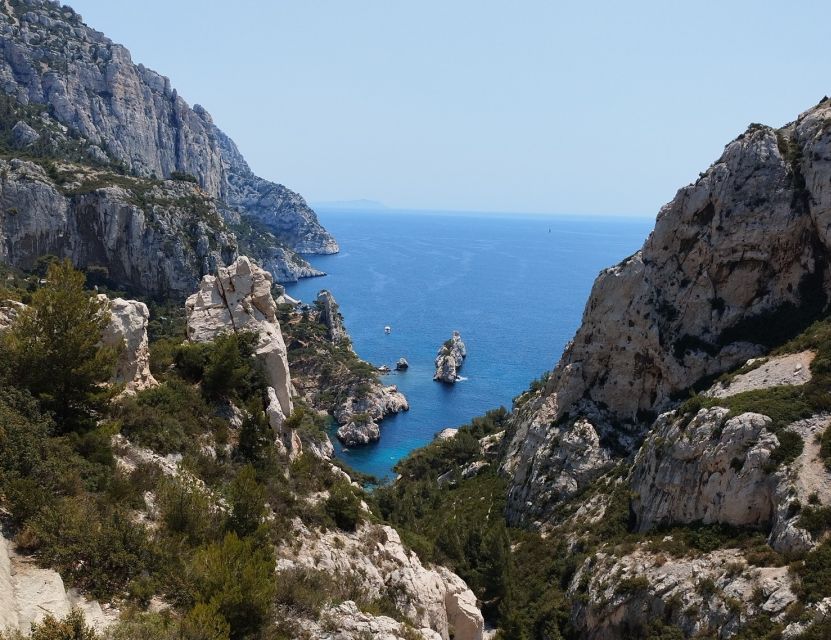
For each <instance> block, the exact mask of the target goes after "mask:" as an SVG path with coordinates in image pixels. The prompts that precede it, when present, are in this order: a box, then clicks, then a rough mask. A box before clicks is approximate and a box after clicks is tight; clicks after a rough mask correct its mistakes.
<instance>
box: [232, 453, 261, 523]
mask: <svg viewBox="0 0 831 640" xmlns="http://www.w3.org/2000/svg"><path fill="white" fill-rule="evenodd" d="M228 498H229V502H230V503H231V518H230V520H229V522H228V524H229V525H230V527H231V529H233V530H234V531H235V532H236V533H237V535H239V536H248V535H251V534H252V533H254V532H255V531H256V530H257V527H259V526H260V524H261V523H262V521H263V518H264V517H265V515H266V507H265V490H264V489H263V488H262V487H261V486H260V485H259V483H258V482H257V473H256V472H255V471H254V467H252V466H251V465H250V464H247V465H245V466H244V467H243V468H242V469H241V470H240V472H239V473H238V474H237V475H236V477H235V478H234V480H233V481H232V482H231V485H230V487H229V488H228Z"/></svg>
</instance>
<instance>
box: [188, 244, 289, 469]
mask: <svg viewBox="0 0 831 640" xmlns="http://www.w3.org/2000/svg"><path fill="white" fill-rule="evenodd" d="M271 284H272V279H271V274H270V273H268V272H267V271H265V270H263V269H261V268H259V267H258V266H257V265H255V264H254V263H252V262H251V260H249V259H248V258H247V257H245V256H241V257H240V258H238V259H237V260H236V261H235V262H234V263H233V264H231V265H230V266H228V267H223V268H221V269H219V271H218V274H217V275H216V276H205V277H204V278H202V282H201V284H200V286H199V291H197V292H196V293H194V294H193V295H192V296H190V297H189V298H188V299H187V301H186V303H185V311H186V313H187V335H188V339H189V340H191V341H192V342H208V341H210V340H213V339H215V338H216V337H217V336H219V335H221V334H223V333H227V332H231V331H234V332H240V331H251V332H253V333H256V334H257V337H258V341H257V345H256V356H257V358H259V359H260V361H261V362H262V363H263V367H264V370H265V375H266V380H267V382H268V384H269V387H270V389H269V398H270V403H269V406H268V414H269V421H270V423H271V426H272V428H273V429H274V431H275V434H277V435H279V436H280V437H281V440H282V441H283V443H284V444H285V445H286V446H287V448H288V449H289V451H290V452H294V453H297V451H296V449H295V448H294V447H295V446H296V444H297V442H299V441H298V440H297V438H296V434H293V433H284V432H283V428H282V427H283V422H284V420H285V418H286V417H288V416H289V415H290V414H291V411H292V401H291V394H292V389H291V376H290V374H289V364H288V359H287V358H286V346H285V344H284V343H283V335H282V333H281V332H280V324H279V323H278V322H277V316H276V312H277V305H276V304H275V302H274V298H273V297H272V296H271Z"/></svg>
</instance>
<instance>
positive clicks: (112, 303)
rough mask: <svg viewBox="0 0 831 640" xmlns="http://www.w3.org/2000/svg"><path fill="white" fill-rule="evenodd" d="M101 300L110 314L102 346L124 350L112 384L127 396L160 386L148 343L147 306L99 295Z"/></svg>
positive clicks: (148, 316) (148, 313) (120, 355)
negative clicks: (118, 386) (121, 385)
mask: <svg viewBox="0 0 831 640" xmlns="http://www.w3.org/2000/svg"><path fill="white" fill-rule="evenodd" d="M98 300H99V301H100V302H101V303H102V304H105V307H104V308H106V310H107V311H109V313H110V323H109V325H107V328H106V329H105V330H104V335H103V336H102V342H103V343H104V344H105V345H108V346H111V347H116V348H118V349H120V350H121V353H120V354H119V357H118V362H117V363H116V370H115V375H114V376H113V381H114V382H116V383H119V384H124V385H125V391H126V392H127V393H136V392H137V391H143V390H144V389H148V388H150V387H154V386H156V385H157V384H158V383H157V382H156V379H155V378H154V377H153V374H152V373H150V348H149V345H148V341H147V321H148V320H149V319H150V311H148V309H147V305H146V304H144V303H143V302H137V301H136V300H124V299H122V298H116V299H114V300H108V299H107V296H105V295H103V294H100V295H99V296H98Z"/></svg>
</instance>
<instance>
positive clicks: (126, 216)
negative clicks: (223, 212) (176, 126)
mask: <svg viewBox="0 0 831 640" xmlns="http://www.w3.org/2000/svg"><path fill="white" fill-rule="evenodd" d="M60 167H61V170H63V171H64V172H65V173H64V175H65V179H67V180H69V182H67V183H65V184H64V185H62V186H58V185H57V184H56V183H55V182H54V180H53V179H52V178H51V177H50V176H49V175H47V173H46V172H45V171H44V169H43V168H42V167H41V166H40V165H38V164H35V163H34V162H28V161H24V160H9V161H7V160H0V174H2V175H3V180H0V261H2V262H5V263H8V264H12V265H15V266H17V267H20V268H23V269H31V268H33V267H34V265H35V263H36V261H37V259H38V258H40V257H41V256H43V255H46V254H52V255H56V256H59V257H65V258H69V259H70V260H72V263H73V264H74V265H75V266H76V267H78V268H81V269H88V268H92V267H95V268H98V269H100V270H103V271H104V272H105V273H106V276H107V278H108V279H110V280H112V281H114V282H117V283H119V284H120V285H122V286H127V287H130V288H132V289H135V290H137V291H140V292H143V293H147V294H161V295H174V296H177V295H178V296H184V295H185V294H186V293H188V292H189V291H191V290H193V288H194V287H195V286H196V284H197V282H198V281H199V278H200V277H201V276H202V275H204V274H205V273H210V272H212V271H213V270H214V269H216V267H218V266H219V265H222V264H224V263H225V262H227V261H229V260H232V259H233V258H235V257H236V239H235V238H234V236H233V234H230V233H229V232H228V231H227V230H226V229H225V228H224V226H223V225H222V223H221V222H219V224H216V221H218V220H219V217H218V214H217V211H216V207H215V206H214V205H213V204H212V202H211V201H210V200H209V199H206V198H205V196H204V195H200V193H199V191H198V189H197V188H196V187H195V186H194V185H190V184H187V183H181V182H165V183H159V184H158V185H156V186H154V187H152V188H151V189H149V191H147V192H146V193H144V201H143V203H142V206H139V205H138V204H137V199H136V198H137V196H136V191H134V190H133V189H132V188H125V187H115V186H111V187H102V188H95V189H92V190H90V191H88V192H84V193H78V194H75V192H74V191H73V189H74V188H76V187H77V188H78V189H79V190H83V187H82V184H83V183H85V182H86V181H90V180H91V181H96V180H105V178H104V175H105V174H103V173H102V172H99V171H96V170H92V169H88V168H84V167H80V166H78V165H69V164H62V165H60ZM123 182H124V184H125V185H130V186H131V187H134V188H135V189H136V190H142V189H147V186H146V185H145V184H143V183H141V182H140V181H137V180H135V181H134V180H131V179H127V178H124V179H123ZM194 198H195V199H196V200H193V199H194ZM193 202H201V203H202V204H203V205H204V207H205V208H204V215H199V214H198V213H197V212H196V211H195V210H194V208H193V206H192V205H193Z"/></svg>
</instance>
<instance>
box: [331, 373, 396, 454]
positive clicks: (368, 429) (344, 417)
mask: <svg viewBox="0 0 831 640" xmlns="http://www.w3.org/2000/svg"><path fill="white" fill-rule="evenodd" d="M409 410H410V404H409V402H407V398H406V397H404V394H403V393H401V392H400V391H399V390H398V387H397V386H396V385H394V384H392V385H389V386H386V387H385V386H383V385H382V384H378V383H376V384H374V385H370V387H369V389H361V390H355V391H354V392H353V393H350V394H349V395H348V396H347V397H346V399H345V400H344V401H343V402H342V403H341V404H339V405H338V406H337V407H335V410H334V412H333V413H334V416H335V420H337V422H338V424H340V425H342V426H341V427H340V428H338V431H337V435H338V438H339V439H340V440H341V441H342V442H343V443H344V444H345V445H347V446H354V445H359V444H368V443H370V442H375V441H376V440H378V439H379V438H380V437H381V429H380V427H379V426H378V423H379V422H380V421H381V420H383V419H384V418H385V417H386V416H388V415H391V414H394V413H398V412H400V411H409Z"/></svg>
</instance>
